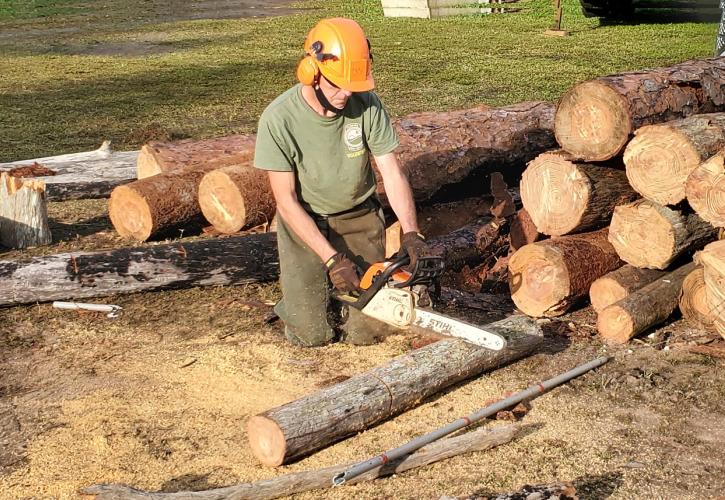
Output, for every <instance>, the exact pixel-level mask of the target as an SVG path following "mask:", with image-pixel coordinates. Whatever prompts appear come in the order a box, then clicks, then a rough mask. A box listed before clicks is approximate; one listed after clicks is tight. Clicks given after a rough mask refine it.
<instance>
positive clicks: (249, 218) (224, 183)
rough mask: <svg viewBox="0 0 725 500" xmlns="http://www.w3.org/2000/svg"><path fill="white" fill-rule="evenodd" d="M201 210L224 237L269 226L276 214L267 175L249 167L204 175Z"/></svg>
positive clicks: (231, 167) (234, 167)
mask: <svg viewBox="0 0 725 500" xmlns="http://www.w3.org/2000/svg"><path fill="white" fill-rule="evenodd" d="M199 206H200V207H201V212H202V213H203V214H204V217H205V218H206V220H208V221H209V222H210V223H211V225H212V226H214V228H215V229H216V230H218V231H219V232H221V233H224V234H233V233H236V232H237V231H239V230H240V229H242V228H243V227H249V226H257V225H259V224H264V223H265V222H269V221H271V220H272V218H273V217H274V213H275V210H276V205H275V201H274V196H273V195H272V189H271V187H270V185H269V179H268V177H267V172H264V171H262V170H259V169H256V168H254V167H252V166H250V165H230V166H227V167H222V168H218V169H216V170H212V171H211V172H208V173H207V174H206V175H204V177H203V178H202V179H201V182H200V183H199Z"/></svg>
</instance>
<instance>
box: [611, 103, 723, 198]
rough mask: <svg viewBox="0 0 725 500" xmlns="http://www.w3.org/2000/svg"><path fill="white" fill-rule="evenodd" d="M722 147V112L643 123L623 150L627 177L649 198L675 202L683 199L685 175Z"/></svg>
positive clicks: (635, 187) (637, 189)
mask: <svg viewBox="0 0 725 500" xmlns="http://www.w3.org/2000/svg"><path fill="white" fill-rule="evenodd" d="M723 147H725V113H713V114H709V115H696V116H690V117H689V118H685V119H683V120H675V121H671V122H667V123H662V124H660V125H649V126H647V127H642V128H641V129H639V130H637V132H635V137H634V139H632V141H631V142H630V143H629V144H628V145H627V148H626V149H625V151H624V163H625V165H626V166H627V178H628V179H629V182H630V184H631V185H632V187H633V188H634V189H635V190H636V191H637V192H638V193H639V194H641V195H642V196H643V197H645V198H647V199H648V200H652V201H654V202H656V203H659V204H661V205H674V204H677V203H679V202H681V201H682V200H684V199H685V185H686V184H687V177H688V176H689V175H690V174H691V173H692V172H693V171H694V170H695V169H696V168H697V167H699V166H700V164H702V162H703V161H705V160H707V159H708V158H710V157H711V156H712V155H714V154H715V153H717V152H718V151H719V150H720V149H722V148H723Z"/></svg>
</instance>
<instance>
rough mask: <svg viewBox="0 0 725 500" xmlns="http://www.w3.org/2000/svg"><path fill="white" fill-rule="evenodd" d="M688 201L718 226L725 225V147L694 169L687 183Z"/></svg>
mask: <svg viewBox="0 0 725 500" xmlns="http://www.w3.org/2000/svg"><path fill="white" fill-rule="evenodd" d="M685 195H686V196H687V202H688V203H689V204H690V206H691V207H692V208H694V209H695V211H696V212H697V214H698V215H699V216H700V217H702V219H703V220H706V221H707V222H709V223H710V224H712V225H713V226H716V227H725V149H722V150H720V152H719V153H717V154H716V155H714V156H713V157H711V158H710V159H708V160H707V161H705V162H703V163H702V164H701V165H700V166H699V167H697V168H696V169H695V170H693V171H692V173H691V174H690V175H689V177H688V178H687V184H686V185H685Z"/></svg>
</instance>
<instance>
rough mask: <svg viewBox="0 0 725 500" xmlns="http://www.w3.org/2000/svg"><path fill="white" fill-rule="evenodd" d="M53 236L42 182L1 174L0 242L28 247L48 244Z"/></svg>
mask: <svg viewBox="0 0 725 500" xmlns="http://www.w3.org/2000/svg"><path fill="white" fill-rule="evenodd" d="M52 239H53V238H52V236H51V234H50V227H49V226H48V208H47V202H46V199H45V183H44V182H43V181H40V180H35V179H29V180H23V179H21V178H18V177H10V176H9V175H8V174H7V173H6V172H3V173H2V174H0V243H1V244H2V245H3V246H5V247H8V248H28V247H37V246H41V245H47V244H49V243H50V242H51V241H52Z"/></svg>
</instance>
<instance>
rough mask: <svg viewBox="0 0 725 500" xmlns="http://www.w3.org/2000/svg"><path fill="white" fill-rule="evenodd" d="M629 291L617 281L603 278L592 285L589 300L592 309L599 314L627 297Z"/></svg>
mask: <svg viewBox="0 0 725 500" xmlns="http://www.w3.org/2000/svg"><path fill="white" fill-rule="evenodd" d="M627 293H628V292H627V290H626V289H625V288H624V287H623V286H622V285H621V284H620V283H618V282H617V281H616V280H613V279H610V278H607V277H606V276H603V277H601V278H599V279H598V280H596V281H595V282H594V283H592V286H591V288H590V289H589V298H590V300H591V303H592V308H593V309H594V310H595V311H597V312H599V311H602V310H603V309H604V308H606V307H607V306H609V305H611V304H614V303H615V302H618V301H619V300H621V299H623V298H624V297H626V296H627Z"/></svg>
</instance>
